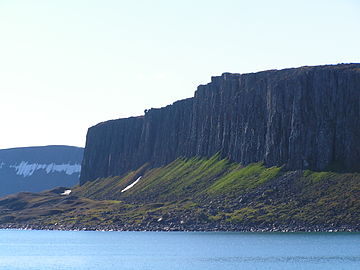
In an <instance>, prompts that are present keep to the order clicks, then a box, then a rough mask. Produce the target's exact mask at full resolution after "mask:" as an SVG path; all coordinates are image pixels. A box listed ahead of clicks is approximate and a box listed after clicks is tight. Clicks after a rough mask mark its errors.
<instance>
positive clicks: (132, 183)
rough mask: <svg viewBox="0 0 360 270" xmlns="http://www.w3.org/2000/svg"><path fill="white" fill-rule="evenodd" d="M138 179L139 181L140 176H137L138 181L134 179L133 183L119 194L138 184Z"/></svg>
mask: <svg viewBox="0 0 360 270" xmlns="http://www.w3.org/2000/svg"><path fill="white" fill-rule="evenodd" d="M140 179H141V176H139V177H138V179H136V180H135V182H134V183H132V184H130V185H128V186H127V187H126V188H124V189H123V190H122V191H121V192H124V191H127V190H129V189H130V188H132V187H133V186H134V185H135V184H136V183H137V182H139V180H140Z"/></svg>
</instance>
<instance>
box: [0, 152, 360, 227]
mask: <svg viewBox="0 0 360 270" xmlns="http://www.w3.org/2000/svg"><path fill="white" fill-rule="evenodd" d="M146 167H147V166H146V165H144V166H143V167H142V168H139V169H138V170H136V171H133V172H129V173H128V174H127V175H126V176H123V177H109V178H105V179H98V180H96V181H93V182H88V183H86V184H85V185H83V186H81V187H76V188H74V189H73V192H72V195H70V196H68V197H64V196H61V195H59V194H57V193H56V192H45V193H40V194H31V193H22V194H19V195H16V196H10V197H9V198H10V199H11V200H12V201H11V200H10V201H9V198H6V199H2V200H0V223H2V224H4V223H21V222H23V223H31V224H40V225H46V226H48V225H49V226H51V225H54V224H63V225H64V226H66V227H67V228H71V227H72V226H73V227H74V228H81V227H92V228H97V226H101V227H104V226H105V227H106V228H111V226H115V228H117V229H119V228H124V229H136V228H147V229H164V228H166V227H170V228H171V227H172V228H176V229H194V228H195V229H196V228H210V229H211V228H215V227H216V228H220V229H237V228H238V229H239V228H240V229H241V228H244V227H258V228H264V227H267V228H268V227H271V226H275V227H291V226H293V227H296V226H305V227H311V226H322V227H324V226H325V227H326V228H339V227H341V226H348V227H352V228H359V227H360V213H359V209H360V199H359V198H360V175H359V174H358V173H352V174H350V173H349V174H338V173H332V172H311V171H297V172H285V171H282V170H281V168H278V167H272V168H266V167H264V166H263V165H262V164H260V163H256V164H251V165H249V166H246V167H242V166H241V165H239V164H236V163H230V162H229V161H227V160H221V159H219V157H218V156H214V157H212V158H210V159H200V158H192V159H187V160H186V159H178V160H176V161H174V162H172V163H170V164H168V165H167V166H165V167H162V168H155V169H151V170H147V169H146ZM139 176H142V178H141V179H140V181H139V182H138V183H137V184H136V185H134V186H133V187H132V188H131V189H129V190H127V191H125V192H121V191H122V190H123V189H124V188H125V187H126V186H128V185H129V184H131V183H133V182H134V181H135V180H136V179H137V178H138V177H139ZM6 200H7V201H6ZM12 205H13V206H12ZM14 205H15V206H14ZM209 224H210V225H209ZM195 225H199V226H198V227H196V226H195Z"/></svg>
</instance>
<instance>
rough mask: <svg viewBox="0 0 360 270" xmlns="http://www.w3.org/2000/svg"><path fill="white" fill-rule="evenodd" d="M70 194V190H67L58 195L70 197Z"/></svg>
mask: <svg viewBox="0 0 360 270" xmlns="http://www.w3.org/2000/svg"><path fill="white" fill-rule="evenodd" d="M70 193H71V189H67V190H65V191H64V192H63V193H61V194H60V195H65V196H67V195H70Z"/></svg>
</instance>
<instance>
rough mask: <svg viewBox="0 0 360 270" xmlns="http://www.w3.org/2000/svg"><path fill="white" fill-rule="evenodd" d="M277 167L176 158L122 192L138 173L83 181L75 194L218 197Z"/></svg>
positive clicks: (141, 198) (244, 187) (249, 185)
mask: <svg viewBox="0 0 360 270" xmlns="http://www.w3.org/2000/svg"><path fill="white" fill-rule="evenodd" d="M280 169H281V168H279V167H272V168H266V167H265V166H264V165H263V164H261V163H255V164H251V165H249V166H246V167H243V166H241V165H239V164H237V163H231V162H229V161H228V160H226V159H220V157H219V155H215V156H213V157H211V158H210V159H200V158H191V159H177V160H175V161H174V162H172V163H170V164H169V165H167V166H165V167H162V168H156V169H152V170H149V171H147V172H146V173H145V174H144V175H142V178H141V180H140V181H139V182H138V183H137V184H136V185H135V186H133V187H132V188H131V189H129V190H128V191H126V192H121V190H123V189H124V188H125V187H126V186H128V185H129V184H131V183H132V182H134V181H135V180H136V178H137V177H138V176H139V175H140V174H139V171H141V170H142V168H140V169H139V170H137V171H134V172H131V173H129V174H128V175H127V176H125V177H123V178H121V177H111V178H105V179H98V180H96V181H93V182H87V183H86V184H85V185H84V186H82V187H79V188H77V189H76V190H75V192H76V194H78V195H80V196H86V197H90V198H93V199H126V198H128V199H131V200H132V201H134V200H136V201H144V202H147V201H153V200H156V201H162V202H166V201H174V200H182V199H186V198H194V197H197V196H220V195H226V196H227V195H231V194H239V193H244V192H246V191H248V190H250V189H254V188H256V187H257V186H259V185H261V184H263V183H264V182H266V181H268V180H270V179H272V178H274V177H276V176H277V175H278V174H279V173H280Z"/></svg>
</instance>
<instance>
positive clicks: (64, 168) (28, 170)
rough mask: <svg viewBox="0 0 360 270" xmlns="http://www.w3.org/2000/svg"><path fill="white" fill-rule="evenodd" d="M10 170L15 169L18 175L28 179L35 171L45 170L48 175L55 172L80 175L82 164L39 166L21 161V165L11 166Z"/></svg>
mask: <svg viewBox="0 0 360 270" xmlns="http://www.w3.org/2000/svg"><path fill="white" fill-rule="evenodd" d="M10 168H14V169H15V171H16V174H17V175H22V176H24V177H28V176H31V175H33V174H34V172H35V171H38V170H45V172H46V173H47V174H49V173H53V172H65V173H66V174H67V175H71V174H74V173H79V172H80V170H81V165H80V164H65V163H64V164H55V163H50V164H38V163H28V162H27V161H21V163H20V164H19V165H11V166H10Z"/></svg>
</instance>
